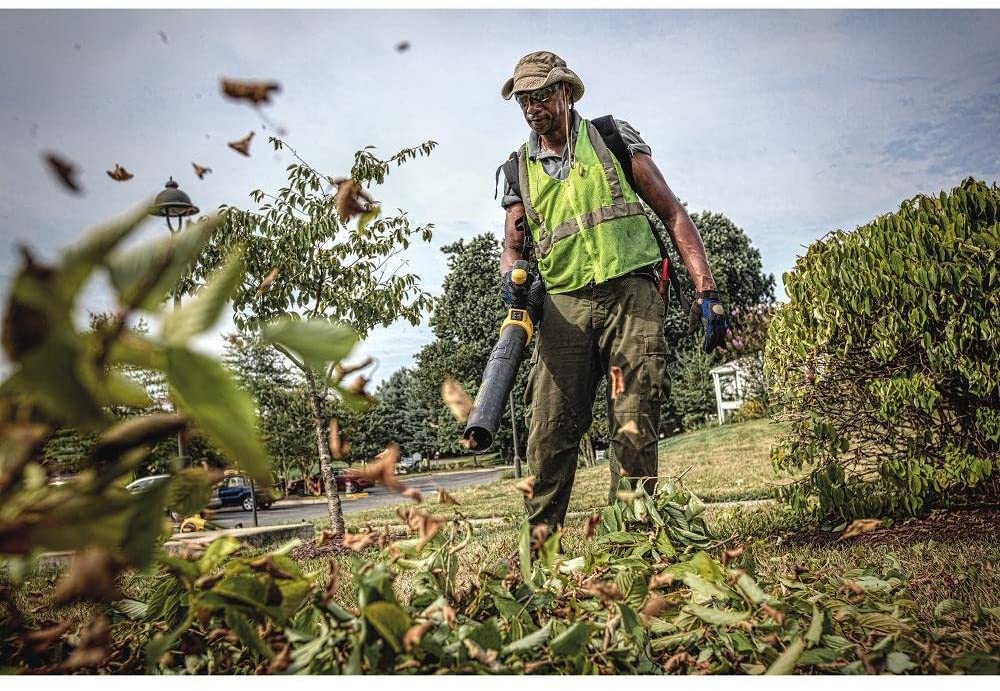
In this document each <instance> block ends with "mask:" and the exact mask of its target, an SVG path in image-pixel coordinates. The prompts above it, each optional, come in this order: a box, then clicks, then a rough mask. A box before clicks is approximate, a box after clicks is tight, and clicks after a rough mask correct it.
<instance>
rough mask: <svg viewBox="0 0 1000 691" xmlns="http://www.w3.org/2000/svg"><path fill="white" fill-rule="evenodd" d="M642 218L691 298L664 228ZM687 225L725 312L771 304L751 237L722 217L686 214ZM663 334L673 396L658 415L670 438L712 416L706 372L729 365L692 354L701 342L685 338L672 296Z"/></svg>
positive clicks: (770, 285) (769, 280)
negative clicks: (695, 234)
mask: <svg viewBox="0 0 1000 691" xmlns="http://www.w3.org/2000/svg"><path fill="white" fill-rule="evenodd" d="M647 215H649V217H650V218H651V219H653V225H654V226H655V227H656V229H657V232H659V233H660V235H661V237H662V238H663V240H664V243H665V244H666V246H667V251H668V254H669V256H670V261H671V262H672V263H673V264H674V266H676V267H678V269H679V270H678V278H679V280H680V284H681V289H682V290H683V291H684V293H685V294H686V295H687V296H688V297H691V296H692V295H694V285H693V283H692V282H691V277H690V276H689V275H688V274H687V271H685V270H684V268H683V267H684V264H683V263H682V262H680V260H679V258H678V257H677V253H676V252H675V251H674V249H673V246H672V245H671V244H670V238H669V236H668V235H667V233H666V230H665V229H664V227H663V224H662V223H661V222H660V221H659V219H657V218H655V215H654V214H652V213H651V212H649V213H648V214H647ZM691 219H692V220H693V221H694V223H695V225H696V226H697V227H698V231H699V232H700V233H701V237H702V239H703V240H704V242H705V253H706V254H707V256H708V261H709V265H710V266H711V267H712V274H713V275H714V276H715V280H716V283H717V284H718V288H719V292H720V293H722V296H723V302H724V303H725V305H726V307H727V308H728V309H729V310H730V311H737V312H739V311H747V310H751V309H754V308H756V307H757V306H758V305H770V304H772V303H773V302H774V275H773V274H768V273H764V266H763V263H762V262H761V258H760V252H759V251H758V250H757V249H756V248H755V247H753V245H752V244H751V243H750V236H749V235H747V233H746V232H745V231H744V230H743V229H742V228H740V227H738V226H737V225H736V224H735V223H733V222H732V220H730V219H729V218H728V217H726V216H725V215H724V214H721V213H715V212H712V211H703V212H700V213H694V214H691ZM665 330H666V334H667V340H668V341H669V343H670V344H671V345H672V346H673V350H674V358H673V361H672V362H671V363H670V366H669V371H670V377H671V391H672V393H671V398H670V400H669V401H667V402H666V403H665V404H664V406H663V409H662V410H661V413H660V429H661V431H663V432H664V433H666V434H673V433H674V430H675V429H677V428H689V427H690V425H697V424H702V423H703V422H704V420H705V419H706V417H707V416H709V415H711V414H712V412H713V411H714V410H715V395H714V393H713V394H712V395H711V396H706V395H705V392H706V390H708V389H706V388H705V387H706V384H705V382H706V381H707V382H708V386H709V389H710V387H711V378H710V377H709V375H708V370H709V369H711V368H712V367H714V366H715V365H717V364H720V363H721V362H722V361H723V360H724V359H729V356H728V355H727V354H725V353H715V354H713V355H712V356H710V357H702V356H700V355H697V354H696V351H700V348H701V336H700V335H698V336H691V335H689V334H688V315H687V314H686V313H685V312H684V310H682V309H680V307H679V306H678V303H677V299H676V296H675V295H674V294H673V291H671V294H670V308H669V309H668V310H667V322H666V329H665ZM699 363H700V364H699ZM699 367H700V368H702V369H703V370H704V371H703V372H701V373H699V372H697V371H695V370H693V369H692V368H696V369H697V368H699ZM689 387H693V388H689ZM685 420H686V421H687V424H685Z"/></svg>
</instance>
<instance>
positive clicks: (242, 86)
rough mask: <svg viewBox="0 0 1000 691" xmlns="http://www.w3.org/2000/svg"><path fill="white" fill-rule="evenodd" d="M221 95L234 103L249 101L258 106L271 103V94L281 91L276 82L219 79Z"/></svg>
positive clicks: (279, 85)
mask: <svg viewBox="0 0 1000 691" xmlns="http://www.w3.org/2000/svg"><path fill="white" fill-rule="evenodd" d="M219 81H220V82H221V88H222V93H223V94H224V95H225V96H227V97H229V98H231V99H233V100H234V101H249V102H250V103H252V104H254V105H255V106H256V105H260V104H261V103H270V102H271V93H272V92H275V93H277V92H279V91H281V84H279V83H278V82H263V81H240V80H236V79H221V80H219Z"/></svg>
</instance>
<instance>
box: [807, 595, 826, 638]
mask: <svg viewBox="0 0 1000 691" xmlns="http://www.w3.org/2000/svg"><path fill="white" fill-rule="evenodd" d="M822 637H823V612H822V611H820V609H819V607H817V606H816V603H813V616H812V621H810V622H809V630H808V631H806V640H807V641H808V642H809V643H812V644H813V645H817V644H818V643H819V641H820V639H821V638H822Z"/></svg>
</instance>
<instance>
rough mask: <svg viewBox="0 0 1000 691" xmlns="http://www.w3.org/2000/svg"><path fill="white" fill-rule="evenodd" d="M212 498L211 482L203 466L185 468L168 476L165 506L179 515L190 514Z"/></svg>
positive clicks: (199, 509) (197, 510)
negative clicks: (170, 476)
mask: <svg viewBox="0 0 1000 691" xmlns="http://www.w3.org/2000/svg"><path fill="white" fill-rule="evenodd" d="M211 498H212V483H211V482H210V480H209V475H208V471H207V470H205V469H204V468H185V469H183V470H180V471H178V472H177V473H175V474H174V476H173V477H172V478H170V482H169V485H168V488H167V507H169V508H171V509H173V510H174V511H176V512H177V513H179V514H180V515H181V516H192V515H194V514H196V513H198V512H199V511H201V510H202V509H203V508H205V505H206V504H208V502H209V500H210V499H211Z"/></svg>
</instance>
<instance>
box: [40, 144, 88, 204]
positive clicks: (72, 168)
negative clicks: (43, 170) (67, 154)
mask: <svg viewBox="0 0 1000 691" xmlns="http://www.w3.org/2000/svg"><path fill="white" fill-rule="evenodd" d="M42 160H44V161H45V163H46V164H48V166H49V170H51V171H52V172H53V174H55V176H56V177H57V178H59V181H60V182H61V183H62V184H63V186H64V187H65V188H66V189H68V190H70V191H71V192H75V193H76V194H82V193H83V190H82V189H81V188H80V185H79V183H78V182H77V181H76V176H77V175H78V174H79V172H80V169H79V168H77V167H76V164H75V163H73V162H72V161H70V160H69V159H67V158H64V157H63V156H60V155H59V154H57V153H53V152H51V151H50V152H48V153H46V154H44V155H43V156H42Z"/></svg>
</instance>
